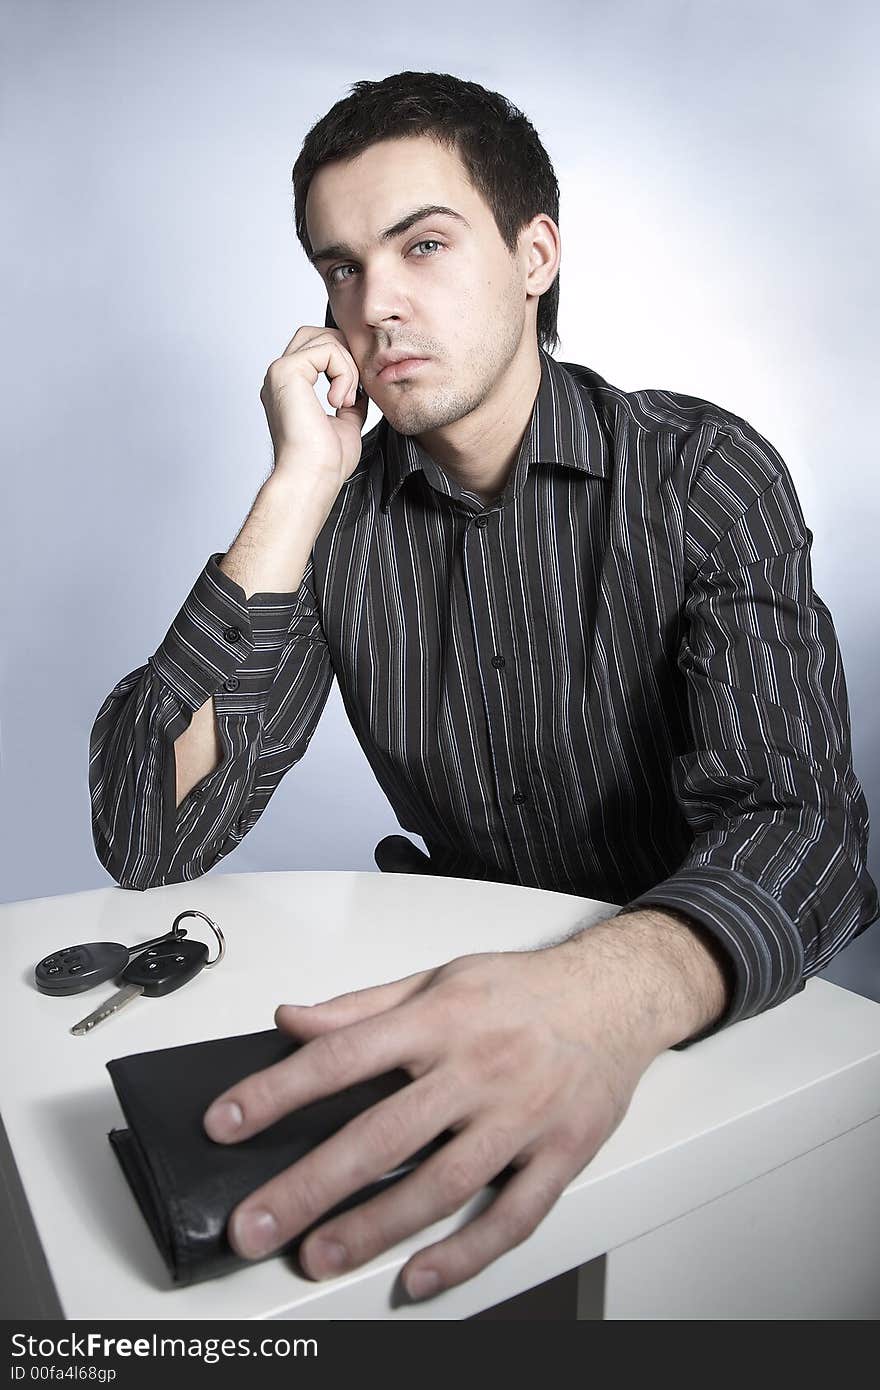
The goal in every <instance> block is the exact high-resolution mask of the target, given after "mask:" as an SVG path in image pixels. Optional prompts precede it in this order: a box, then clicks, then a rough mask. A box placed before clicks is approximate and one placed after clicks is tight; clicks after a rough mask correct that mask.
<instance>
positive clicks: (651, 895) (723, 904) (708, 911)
mask: <svg viewBox="0 0 880 1390" xmlns="http://www.w3.org/2000/svg"><path fill="white" fill-rule="evenodd" d="M649 907H651V908H659V909H662V908H664V907H668V908H671V909H673V910H675V911H677V912H683V913H685V914H686V915H687V916H689V917H692V918H693V919H694V921H695V922H696V923H697V924H699V925H700V926H702V927H704V928H705V929H706V930H707V931H708V932H710V933H711V935H712V938H713V940H714V941H715V942H716V943H717V944H718V946H719V947H720V948H721V950H722V951H723V953H724V956H725V958H726V960H727V961H728V962H729V963H730V966H731V978H732V981H733V989H732V996H731V999H730V1004H729V1007H728V1009H727V1011H726V1012H725V1013H724V1014H723V1015H722V1016H721V1018H719V1019H717V1020H716V1022H715V1023H713V1024H710V1025H709V1027H707V1028H705V1029H703V1031H702V1032H701V1033H697V1034H695V1035H694V1036H693V1037H690V1038H687V1039H686V1040H685V1041H684V1042H679V1043H675V1044H674V1046H673V1048H672V1050H673V1051H675V1052H678V1051H681V1050H682V1049H683V1048H686V1047H690V1046H691V1045H692V1044H693V1043H695V1042H700V1041H701V1040H702V1039H703V1038H708V1037H711V1036H712V1034H713V1033H717V1032H720V1031H721V1029H722V1028H729V1027H730V1025H731V1024H732V1023H739V1022H740V1021H741V1020H742V1019H745V1018H751V1017H753V1016H754V1015H755V1014H760V1013H763V1012H764V1010H765V1009H772V1008H773V1007H774V1006H775V1005H776V1004H781V1003H783V1002H784V1001H785V1000H786V999H790V998H791V997H792V996H793V995H795V994H798V993H799V992H800V991H801V990H802V989H803V988H804V985H805V983H806V981H805V979H804V973H803V971H804V947H803V942H802V941H801V937H800V934H799V932H798V930H797V927H796V926H795V924H794V922H792V920H791V918H790V917H789V916H788V914H787V913H786V912H784V911H783V909H782V908H781V907H780V905H779V903H778V902H777V901H776V899H775V898H773V897H771V896H770V894H769V893H768V892H767V890H766V889H765V888H762V887H761V886H760V884H757V883H755V882H754V880H752V879H749V878H746V877H745V875H744V874H741V873H738V872H737V870H736V869H720V868H719V869H712V868H709V867H701V868H687V869H681V870H679V872H678V873H675V874H672V875H671V876H670V877H669V878H667V879H664V881H663V882H662V883H658V884H657V885H656V886H655V887H654V888H650V889H649V890H648V891H647V892H646V893H642V894H641V895H640V896H639V897H638V898H635V899H633V901H632V902H629V903H627V904H626V905H625V907H622V908H621V909H620V914H618V915H622V914H623V913H625V912H639V911H641V910H642V909H643V908H649Z"/></svg>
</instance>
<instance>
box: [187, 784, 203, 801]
mask: <svg viewBox="0 0 880 1390" xmlns="http://www.w3.org/2000/svg"><path fill="white" fill-rule="evenodd" d="M204 795H205V793H204V790H203V789H202V788H201V787H195V788H194V789H193V791H192V792H190V796H191V797H192V799H193V801H201V799H202V797H203V796H204Z"/></svg>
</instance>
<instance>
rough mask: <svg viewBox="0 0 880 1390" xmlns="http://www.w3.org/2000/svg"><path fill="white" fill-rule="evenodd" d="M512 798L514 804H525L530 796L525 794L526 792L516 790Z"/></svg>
mask: <svg viewBox="0 0 880 1390" xmlns="http://www.w3.org/2000/svg"><path fill="white" fill-rule="evenodd" d="M511 800H512V801H513V804H514V806H525V804H526V802H527V801H528V797H527V796H526V795H525V793H524V792H514V793H513V797H512V798H511Z"/></svg>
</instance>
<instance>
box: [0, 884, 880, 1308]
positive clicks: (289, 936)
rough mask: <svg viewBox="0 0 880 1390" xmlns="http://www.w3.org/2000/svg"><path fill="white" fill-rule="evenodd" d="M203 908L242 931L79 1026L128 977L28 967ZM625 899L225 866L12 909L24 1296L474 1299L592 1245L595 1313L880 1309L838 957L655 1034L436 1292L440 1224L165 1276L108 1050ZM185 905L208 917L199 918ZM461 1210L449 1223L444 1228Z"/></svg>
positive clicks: (509, 941)
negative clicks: (217, 957)
mask: <svg viewBox="0 0 880 1390" xmlns="http://www.w3.org/2000/svg"><path fill="white" fill-rule="evenodd" d="M189 907H193V908H198V909H200V910H201V911H204V912H206V913H208V915H209V916H211V917H214V918H215V919H216V920H217V922H218V923H219V924H220V926H221V927H222V928H223V930H224V932H225V934H226V938H227V943H228V953H227V959H226V960H225V961H224V963H223V964H222V965H221V966H220V967H219V968H218V969H217V970H212V971H205V972H203V973H202V974H201V975H200V976H199V977H198V978H197V979H196V980H195V981H193V982H192V983H191V984H190V985H188V986H187V987H186V988H185V989H184V990H181V991H180V992H179V993H176V994H173V995H169V996H168V997H167V998H165V999H162V1000H140V1001H138V1002H136V1003H134V1004H131V1005H130V1006H129V1007H128V1008H127V1009H126V1010H124V1011H123V1013H121V1014H120V1015H119V1016H118V1017H117V1018H115V1019H113V1020H110V1021H108V1022H107V1023H105V1024H102V1025H101V1026H100V1027H99V1028H97V1029H96V1030H95V1031H94V1032H93V1033H91V1034H90V1035H88V1036H87V1037H85V1038H74V1037H72V1036H71V1035H70V1034H69V1032H68V1029H69V1027H70V1025H71V1024H72V1023H74V1022H75V1021H76V1020H77V1019H79V1018H80V1017H82V1016H83V1015H84V1014H86V1013H87V1012H88V1011H89V1009H90V1008H91V1007H92V1006H93V1002H94V1000H95V999H97V998H101V997H103V996H104V994H105V992H109V989H108V987H101V988H98V989H96V990H95V991H93V992H91V993H88V994H85V995H79V996H73V997H72V998H67V999H53V998H47V997H45V996H43V995H41V994H39V993H38V992H37V991H36V990H35V989H34V987H33V983H32V979H33V974H32V972H33V966H34V964H35V962H36V961H37V960H39V959H40V958H41V957H42V956H44V955H46V954H47V953H48V952H49V951H50V950H53V949H55V948H57V947H60V946H63V945H67V944H72V943H74V942H76V941H89V940H92V941H95V940H111V941H114V940H115V941H124V942H126V943H130V942H135V941H138V940H145V939H146V938H147V937H149V936H154V935H158V934H160V933H161V932H163V931H165V930H167V929H169V928H170V926H171V922H172V920H173V918H174V916H176V914H177V913H178V912H180V911H182V910H183V909H184V908H189ZM615 910H616V909H614V908H613V907H611V906H610V905H608V904H602V903H594V902H591V901H589V900H587V899H582V898H575V897H571V896H568V895H565V894H559V893H544V892H539V891H536V890H534V889H527V888H517V887H509V886H505V885H499V884H488V883H478V882H472V881H466V880H458V879H445V878H432V877H422V876H419V875H408V874H407V875H404V874H378V873H263V874H226V875H223V874H210V875H208V876H206V877H205V878H202V879H199V880H197V881H196V882H195V883H191V884H180V885H174V886H172V887H168V888H158V889H153V890H151V891H150V892H147V893H142V894H141V893H132V892H124V891H123V890H121V889H118V888H108V889H101V890H99V891H97V892H89V893H76V894H71V895H68V896H65V897H56V898H42V899H36V900H33V901H29V902H22V903H15V904H11V905H8V906H5V907H2V908H0V931H2V941H3V947H4V954H5V962H6V968H5V969H4V972H3V981H2V1009H3V1021H4V1036H5V1040H6V1044H7V1046H6V1048H5V1049H4V1059H3V1063H2V1092H0V1111H2V1115H3V1119H4V1123H5V1128H6V1133H7V1135H8V1141H9V1142H8V1145H4V1146H3V1147H4V1149H5V1153H4V1154H3V1155H2V1156H0V1174H2V1176H3V1177H4V1179H5V1182H4V1183H3V1185H2V1192H0V1197H2V1198H3V1201H4V1208H3V1211H2V1213H0V1248H2V1249H3V1250H4V1255H5V1263H6V1265H7V1271H12V1277H13V1279H14V1283H15V1289H16V1308H15V1311H16V1314H18V1313H20V1312H21V1311H22V1300H23V1299H28V1300H30V1302H29V1308H30V1311H31V1312H32V1313H33V1315H35V1316H39V1315H42V1316H55V1317H57V1316H63V1317H65V1318H69V1319H86V1318H90V1319H102V1320H103V1319H119V1318H126V1319H129V1318H136V1319H145V1320H157V1319H164V1318H175V1319H176V1318H200V1319H201V1318H204V1319H224V1318H319V1319H350V1318H356V1319H364V1318H370V1319H376V1318H394V1319H398V1318H417V1319H425V1318H438V1319H458V1318H465V1317H468V1316H470V1315H471V1314H473V1313H476V1312H478V1311H480V1310H482V1309H485V1308H487V1307H491V1306H493V1305H494V1304H497V1303H499V1302H501V1301H503V1300H505V1299H508V1298H510V1297H512V1296H513V1295H515V1294H517V1293H520V1292H522V1291H523V1290H525V1289H527V1288H530V1287H532V1286H534V1285H537V1284H540V1283H543V1282H544V1281H546V1280H548V1279H550V1278H552V1277H553V1276H555V1275H557V1274H560V1273H562V1272H563V1271H565V1270H570V1269H573V1268H575V1267H581V1273H580V1276H579V1316H581V1317H583V1318H599V1317H604V1318H639V1319H642V1318H870V1317H877V1316H878V1315H880V1005H878V1004H875V1003H873V1002H872V1001H870V1000H867V999H864V998H861V997H860V996H858V995H855V994H852V993H849V992H848V991H846V990H843V989H840V988H838V987H837V986H836V985H832V984H829V983H827V982H825V981H820V980H814V981H811V982H810V983H809V984H808V986H807V988H806V990H804V991H803V992H802V993H801V994H800V995H798V996H797V997H796V998H794V999H792V1000H790V1001H789V1002H788V1003H786V1004H784V1005H782V1006H781V1007H779V1008H777V1009H774V1010H771V1011H770V1012H768V1013H766V1014H763V1015H762V1016H761V1017H759V1018H756V1019H750V1020H748V1021H746V1022H744V1023H740V1024H738V1025H736V1026H734V1027H733V1028H730V1029H727V1030H725V1031H724V1032H722V1033H721V1034H718V1035H717V1036H715V1037H712V1038H709V1039H706V1040H704V1041H703V1042H701V1043H698V1044H696V1045H695V1046H694V1047H692V1048H690V1049H689V1050H687V1051H685V1052H666V1053H664V1054H663V1055H662V1056H661V1057H659V1058H657V1060H656V1061H655V1062H654V1063H653V1065H652V1066H651V1067H650V1068H649V1069H648V1071H647V1072H646V1074H645V1075H644V1077H643V1078H642V1080H641V1082H640V1084H639V1086H638V1089H637V1091H636V1094H635V1097H634V1099H633V1102H632V1104H631V1106H630V1109H629V1111H628V1113H627V1115H626V1117H625V1119H624V1120H623V1122H622V1124H621V1125H620V1126H619V1128H618V1129H617V1130H616V1132H615V1133H614V1134H613V1135H612V1136H611V1138H610V1140H609V1141H608V1142H607V1143H606V1144H605V1146H604V1147H603V1148H602V1150H601V1151H600V1152H599V1154H598V1155H597V1156H596V1158H595V1159H594V1160H593V1161H592V1163H590V1164H589V1165H588V1166H587V1168H586V1169H585V1170H584V1172H583V1173H581V1174H580V1175H579V1177H577V1178H576V1179H575V1180H574V1181H573V1182H572V1183H571V1184H570V1186H569V1188H568V1189H567V1190H566V1192H565V1193H564V1194H563V1196H562V1197H561V1198H560V1200H559V1202H558V1203H557V1205H556V1207H555V1208H554V1209H553V1211H552V1212H551V1213H550V1215H549V1216H548V1217H547V1218H546V1219H545V1220H544V1221H543V1222H542V1224H541V1225H540V1226H539V1227H538V1229H537V1231H536V1232H535V1233H534V1235H533V1236H532V1237H531V1238H530V1239H529V1240H528V1241H526V1242H525V1243H524V1244H522V1245H521V1246H519V1247H518V1248H517V1249H516V1250H513V1251H511V1252H510V1253H509V1254H508V1255H506V1256H504V1257H503V1258H501V1259H500V1260H498V1261H496V1262H495V1263H494V1264H493V1265H491V1266H490V1267H489V1268H488V1269H487V1270H486V1271H484V1273H483V1274H481V1275H479V1276H478V1277H477V1278H475V1279H472V1280H470V1281H469V1282H468V1283H467V1284H465V1285H463V1286H462V1287H460V1288H457V1289H451V1290H449V1291H447V1292H446V1293H443V1294H441V1295H440V1296H438V1297H437V1298H435V1299H433V1300H431V1301H429V1302H428V1303H424V1304H414V1305H403V1306H399V1307H397V1306H392V1303H391V1291H392V1287H393V1286H394V1284H395V1281H396V1277H397V1274H398V1272H399V1270H400V1268H401V1267H402V1265H403V1263H404V1262H405V1260H406V1259H407V1258H408V1257H409V1255H410V1254H411V1253H412V1252H413V1251H414V1250H416V1249H418V1248H421V1247H422V1246H423V1245H424V1244H425V1243H426V1237H425V1235H424V1233H422V1234H420V1235H418V1236H414V1237H413V1238H412V1239H411V1240H408V1241H405V1242H403V1243H402V1244H401V1245H400V1246H397V1247H395V1248H394V1250H392V1251H390V1252H388V1253H387V1254H385V1255H383V1256H381V1257H379V1258H377V1259H376V1260H374V1261H373V1262H372V1263H371V1264H369V1265H367V1266H364V1267H363V1268H361V1269H358V1270H357V1271H355V1272H353V1273H351V1274H349V1275H346V1276H344V1277H342V1278H340V1279H337V1280H333V1281H330V1282H327V1283H321V1284H316V1283H312V1282H310V1281H308V1280H306V1279H304V1278H301V1277H300V1276H298V1275H297V1274H296V1273H294V1272H293V1271H292V1269H291V1265H290V1262H289V1261H287V1260H285V1259H283V1258H282V1259H273V1260H270V1261H266V1262H264V1263H262V1264H258V1265H254V1266H252V1267H248V1268H245V1269H242V1270H240V1271H236V1272H234V1273H232V1274H230V1275H228V1276H226V1277H224V1278H221V1279H214V1280H210V1281H208V1282H206V1283H203V1284H198V1285H195V1286H194V1287H191V1288H183V1289H175V1288H173V1286H172V1285H171V1284H170V1280H169V1279H168V1276H167V1274H166V1272H165V1267H164V1265H163V1263H162V1260H161V1258H160V1256H159V1253H158V1251H157V1250H156V1248H155V1246H154V1244H153V1241H152V1237H151V1236H150V1234H149V1231H148V1229H147V1226H146V1224H145V1222H144V1221H143V1219H142V1217H141V1215H140V1212H139V1210H138V1208H137V1206H136V1204H135V1202H134V1199H133V1197H132V1195H131V1193H130V1191H129V1189H128V1186H127V1184H126V1182H125V1180H124V1178H123V1176H122V1172H121V1170H120V1168H119V1166H118V1164H117V1161H116V1158H115V1157H114V1155H113V1153H112V1151H111V1148H110V1145H109V1143H108V1142H107V1132H108V1130H110V1129H111V1128H113V1127H114V1126H117V1125H120V1124H122V1123H124V1121H123V1118H122V1114H121V1111H120V1108H119V1105H118V1102H117V1100H116V1096H115V1092H114V1091H113V1088H112V1085H111V1083H110V1079H109V1076H108V1074H107V1072H106V1071H105V1063H106V1062H107V1061H108V1060H109V1059H110V1058H111V1057H119V1056H124V1055H126V1054H128V1053H133V1052H141V1051H144V1050H146V1049H148V1048H156V1047H169V1046H173V1045H175V1044H179V1043H189V1042H196V1041H200V1040H202V1039H205V1038H212V1037H221V1036H225V1035H228V1034H231V1033H246V1032H251V1031H256V1030H258V1029H264V1028H268V1027H271V1026H272V1014H273V1011H274V1008H275V1005H276V1004H278V1003H280V1002H283V1001H284V1000H290V1001H291V1002H304V1003H311V1002H316V1001H318V1000H320V999H323V998H326V997H329V996H330V995H333V994H338V993H340V992H342V991H344V990H348V989H352V988H356V987H360V986H364V985H368V984H375V983H380V982H382V981H385V980H389V979H394V978H397V977H398V976H401V975H404V974H408V973H410V972H412V971H414V970H419V969H423V968H425V967H427V966H431V965H436V964H440V963H441V962H443V961H445V960H449V959H451V958H453V957H454V956H456V955H460V954H464V953H467V952H472V951H480V950H488V949H508V948H522V947H527V946H532V945H536V944H539V943H540V942H544V941H547V940H548V939H550V938H553V937H556V936H558V935H559V934H560V933H561V932H563V931H565V930H566V929H569V928H572V927H574V926H575V925H576V924H578V923H581V922H584V921H591V922H592V921H598V920H600V919H601V918H603V917H607V916H608V915H610V913H612V912H613V911H615ZM184 925H186V926H187V928H188V930H189V931H190V934H191V935H197V934H200V928H201V926H202V924H200V923H199V922H198V920H197V919H193V920H191V921H189V922H187V923H185V924H184ZM205 930H207V929H205ZM19 1179H20V1182H19ZM482 1200H484V1198H483V1197H478V1198H476V1199H474V1202H473V1203H472V1204H471V1206H470V1207H469V1208H467V1209H466V1212H465V1214H468V1213H470V1212H472V1211H474V1210H476V1209H477V1207H478V1206H479V1205H480V1203H481V1202H482ZM31 1218H32V1220H31ZM461 1219H462V1216H461V1215H460V1216H458V1217H456V1218H451V1219H449V1220H444V1221H441V1222H438V1223H436V1225H435V1226H434V1227H432V1228H431V1229H430V1237H431V1238H432V1239H434V1238H437V1237H439V1236H440V1235H442V1234H445V1233H447V1232H449V1231H451V1230H452V1229H454V1228H455V1227H456V1226H457V1225H458V1224H459V1222H460V1221H461ZM84 1269H85V1270H88V1271H89V1277H88V1279H84V1278H83V1270H84ZM2 1315H3V1312H2V1310H0V1316H2ZM6 1315H7V1316H8V1315H9V1313H8V1312H7V1313H6Z"/></svg>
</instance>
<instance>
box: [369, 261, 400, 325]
mask: <svg viewBox="0 0 880 1390" xmlns="http://www.w3.org/2000/svg"><path fill="white" fill-rule="evenodd" d="M361 292H362V295H363V299H362V303H361V312H362V314H363V317H364V322H365V323H366V324H367V326H368V327H370V328H377V327H381V326H382V325H383V324H386V323H389V322H390V323H403V322H405V321H406V319H407V317H408V314H409V310H408V307H407V303H406V300H405V298H404V295H403V292H402V289H401V287H400V285H399V283H398V282H396V281H395V279H394V277H393V276H391V275H389V274H388V273H387V272H385V273H383V272H381V271H372V272H369V273H368V272H367V271H364V272H363V280H362V291H361Z"/></svg>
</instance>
